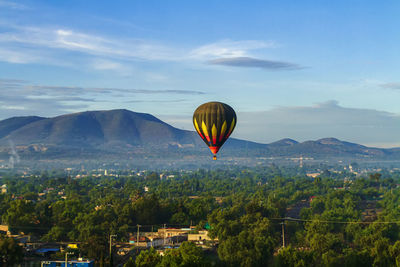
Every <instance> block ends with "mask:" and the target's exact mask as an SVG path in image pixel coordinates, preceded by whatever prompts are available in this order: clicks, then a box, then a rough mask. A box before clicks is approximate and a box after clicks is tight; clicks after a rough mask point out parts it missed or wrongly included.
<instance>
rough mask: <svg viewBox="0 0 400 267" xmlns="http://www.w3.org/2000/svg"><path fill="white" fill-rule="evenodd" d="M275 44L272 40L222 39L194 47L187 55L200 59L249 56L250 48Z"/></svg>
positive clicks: (257, 48)
mask: <svg viewBox="0 0 400 267" xmlns="http://www.w3.org/2000/svg"><path fill="white" fill-rule="evenodd" d="M276 46H277V45H276V43H274V42H263V41H256V40H245V41H233V40H222V41H218V42H215V43H211V44H206V45H203V46H200V47H198V48H195V49H193V50H192V51H191V52H190V53H189V56H190V57H191V58H197V59H202V60H205V59H210V58H219V57H245V56H250V51H251V50H259V49H265V48H274V47H276Z"/></svg>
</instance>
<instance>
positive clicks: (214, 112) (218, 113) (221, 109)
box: [193, 102, 237, 159]
mask: <svg viewBox="0 0 400 267" xmlns="http://www.w3.org/2000/svg"><path fill="white" fill-rule="evenodd" d="M236 121H237V118H236V113H235V111H234V110H233V108H231V107H230V106H229V105H227V104H224V103H221V102H208V103H205V104H202V105H200V106H199V107H198V108H197V109H196V111H195V112H194V114H193V125H194V128H195V129H196V131H197V133H198V134H199V136H200V137H201V139H203V141H204V142H205V143H206V145H207V146H208V147H209V148H210V150H211V152H212V153H213V154H214V155H216V154H217V153H218V151H219V149H220V148H221V146H222V145H223V144H224V143H225V141H226V140H227V139H228V138H229V136H230V135H231V134H232V132H233V129H235V126H236ZM214 159H215V158H214Z"/></svg>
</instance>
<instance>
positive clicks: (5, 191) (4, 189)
mask: <svg viewBox="0 0 400 267" xmlns="http://www.w3.org/2000/svg"><path fill="white" fill-rule="evenodd" d="M1 193H2V194H7V185H6V184H3V185H2V186H1Z"/></svg>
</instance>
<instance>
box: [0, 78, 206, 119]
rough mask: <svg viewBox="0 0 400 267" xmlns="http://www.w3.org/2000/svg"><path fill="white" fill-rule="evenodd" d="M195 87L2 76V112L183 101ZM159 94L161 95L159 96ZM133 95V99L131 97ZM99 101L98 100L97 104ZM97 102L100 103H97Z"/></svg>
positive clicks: (51, 111) (55, 111)
mask: <svg viewBox="0 0 400 267" xmlns="http://www.w3.org/2000/svg"><path fill="white" fill-rule="evenodd" d="M202 94H204V92H201V91H195V90H170V89H164V90H145V89H135V88H131V89H129V88H96V87H78V86H77V87H74V86H51V85H50V86H49V85H35V84H32V83H30V82H29V81H25V80H18V79H0V114H1V117H2V118H6V117H7V116H9V115H10V116H16V115H28V114H38V115H40V114H42V113H43V112H46V113H49V114H51V115H58V114H62V113H65V112H71V111H77V110H82V109H86V110H87V109H88V108H93V105H95V107H94V108H96V107H97V106H99V105H100V106H102V105H105V103H110V104H111V105H113V104H117V105H118V106H120V105H121V103H146V102H154V103H157V102H159V103H166V102H182V101H185V99H178V100H177V99H174V98H175V97H176V96H179V95H186V96H189V95H202ZM157 96H159V98H161V99H157ZM130 99H131V100H130ZM96 103H98V104H96ZM96 105H97V106H96Z"/></svg>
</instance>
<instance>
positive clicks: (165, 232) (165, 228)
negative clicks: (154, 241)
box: [164, 223, 167, 246]
mask: <svg viewBox="0 0 400 267" xmlns="http://www.w3.org/2000/svg"><path fill="white" fill-rule="evenodd" d="M166 235H167V226H166V224H165V223H164V246H165V236H166Z"/></svg>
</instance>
